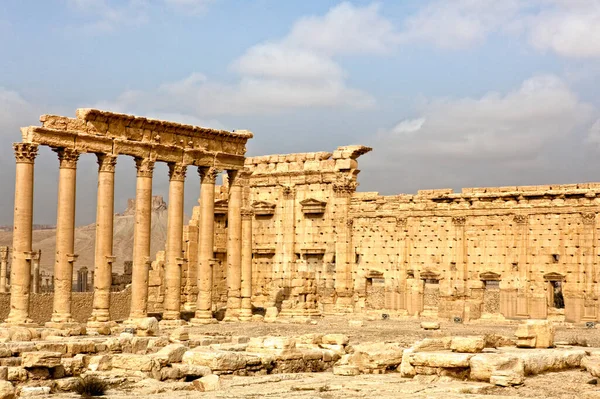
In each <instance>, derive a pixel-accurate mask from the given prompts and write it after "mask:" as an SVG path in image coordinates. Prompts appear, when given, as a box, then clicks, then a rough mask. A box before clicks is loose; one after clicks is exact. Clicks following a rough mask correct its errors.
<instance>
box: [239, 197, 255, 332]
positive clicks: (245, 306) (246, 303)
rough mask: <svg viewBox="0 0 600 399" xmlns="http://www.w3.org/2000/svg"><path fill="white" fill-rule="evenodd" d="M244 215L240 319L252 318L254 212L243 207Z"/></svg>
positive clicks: (242, 213)
mask: <svg viewBox="0 0 600 399" xmlns="http://www.w3.org/2000/svg"><path fill="white" fill-rule="evenodd" d="M241 215H242V265H241V275H242V281H241V296H242V301H241V308H240V314H239V319H240V321H250V320H252V218H253V217H254V212H253V211H252V209H250V208H243V209H242V210H241Z"/></svg>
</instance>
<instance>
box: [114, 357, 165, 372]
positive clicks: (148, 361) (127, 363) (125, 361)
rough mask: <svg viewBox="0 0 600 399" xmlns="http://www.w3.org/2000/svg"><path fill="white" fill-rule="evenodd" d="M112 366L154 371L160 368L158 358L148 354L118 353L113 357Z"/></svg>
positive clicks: (123, 368)
mask: <svg viewBox="0 0 600 399" xmlns="http://www.w3.org/2000/svg"><path fill="white" fill-rule="evenodd" d="M111 364H112V368H113V369H122V370H132V371H153V370H158V369H160V363H159V362H158V360H156V359H154V358H152V357H150V356H146V355H134V354H128V353H127V354H125V353H123V354H117V355H113V357H112V362H111Z"/></svg>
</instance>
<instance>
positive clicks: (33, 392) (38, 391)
mask: <svg viewBox="0 0 600 399" xmlns="http://www.w3.org/2000/svg"><path fill="white" fill-rule="evenodd" d="M49 394H50V387H21V388H20V393H19V397H20V398H33V397H36V396H45V395H49Z"/></svg>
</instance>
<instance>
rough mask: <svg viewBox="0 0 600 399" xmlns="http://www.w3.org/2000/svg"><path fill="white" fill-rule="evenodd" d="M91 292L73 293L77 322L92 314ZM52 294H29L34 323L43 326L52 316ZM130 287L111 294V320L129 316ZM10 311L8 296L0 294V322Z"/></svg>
mask: <svg viewBox="0 0 600 399" xmlns="http://www.w3.org/2000/svg"><path fill="white" fill-rule="evenodd" d="M93 296H94V293H93V292H73V301H72V308H71V309H72V312H73V318H74V319H75V321H77V322H81V323H83V322H86V321H87V320H88V319H89V317H90V315H91V314H92V300H93ZM53 301H54V294H53V293H43V294H30V300H29V314H30V317H31V318H32V319H33V321H34V322H35V323H40V324H43V323H45V322H47V321H50V317H51V316H52V303H53ZM130 304H131V287H128V288H127V289H126V290H124V291H120V292H111V295H110V317H111V320H125V319H127V317H128V316H129V309H130ZM9 310H10V294H0V320H5V319H6V317H7V316H8V312H9Z"/></svg>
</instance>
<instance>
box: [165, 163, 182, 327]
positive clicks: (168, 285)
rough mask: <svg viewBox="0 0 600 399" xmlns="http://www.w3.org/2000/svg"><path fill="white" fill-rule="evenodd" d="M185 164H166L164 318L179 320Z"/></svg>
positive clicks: (166, 319)
mask: <svg viewBox="0 0 600 399" xmlns="http://www.w3.org/2000/svg"><path fill="white" fill-rule="evenodd" d="M185 171H186V165H183V164H180V163H170V164H169V179H170V180H169V203H168V209H167V218H168V220H167V244H166V263H165V301H164V312H163V320H164V321H170V320H179V319H180V314H181V313H180V309H181V265H182V263H183V258H182V251H183V248H182V245H183V190H184V184H185Z"/></svg>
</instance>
